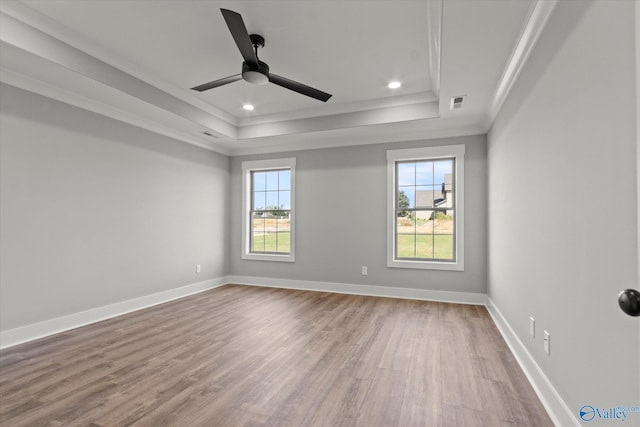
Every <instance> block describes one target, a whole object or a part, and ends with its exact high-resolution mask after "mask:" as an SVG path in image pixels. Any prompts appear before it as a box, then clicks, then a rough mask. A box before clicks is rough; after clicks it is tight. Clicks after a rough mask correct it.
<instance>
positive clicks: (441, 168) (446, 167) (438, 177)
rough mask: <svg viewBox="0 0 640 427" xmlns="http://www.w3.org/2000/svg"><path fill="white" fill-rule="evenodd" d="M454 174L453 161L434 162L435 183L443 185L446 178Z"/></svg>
mask: <svg viewBox="0 0 640 427" xmlns="http://www.w3.org/2000/svg"><path fill="white" fill-rule="evenodd" d="M452 173H453V160H452V159H446V160H438V161H436V162H433V177H434V178H433V183H434V184H439V185H442V184H443V183H444V182H445V181H446V176H447V175H449V176H451V174H452Z"/></svg>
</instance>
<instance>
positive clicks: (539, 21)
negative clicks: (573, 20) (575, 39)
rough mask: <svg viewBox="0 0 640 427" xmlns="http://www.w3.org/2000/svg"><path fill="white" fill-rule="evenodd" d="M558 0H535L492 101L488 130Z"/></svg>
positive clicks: (487, 122) (487, 120)
mask: <svg viewBox="0 0 640 427" xmlns="http://www.w3.org/2000/svg"><path fill="white" fill-rule="evenodd" d="M557 4H558V0H535V1H534V3H533V4H532V5H531V8H530V10H529V15H528V17H527V20H526V23H525V25H524V26H523V28H522V33H521V34H520V37H519V38H518V41H517V42H516V44H515V46H514V48H513V51H512V52H511V56H510V58H509V60H508V61H507V65H506V67H505V69H504V71H503V73H502V77H501V78H500V80H499V82H498V85H497V87H496V91H495V93H494V95H493V97H492V100H491V106H490V107H489V113H488V115H487V118H486V121H485V123H484V127H485V129H486V130H488V129H489V128H490V127H491V124H492V123H493V121H494V120H495V118H496V116H497V115H498V112H499V111H500V108H502V104H504V101H505V100H506V99H507V96H508V95H509V92H510V91H511V88H512V87H513V85H514V83H515V82H516V80H517V79H518V76H519V75H520V72H521V71H522V68H523V67H524V64H525V63H526V62H527V60H528V59H529V56H530V55H531V52H532V51H533V48H534V46H535V44H536V42H537V41H538V38H539V37H540V34H542V30H543V29H544V27H545V26H546V24H547V21H548V20H549V17H550V16H551V14H552V12H553V10H554V9H555V7H556V5H557Z"/></svg>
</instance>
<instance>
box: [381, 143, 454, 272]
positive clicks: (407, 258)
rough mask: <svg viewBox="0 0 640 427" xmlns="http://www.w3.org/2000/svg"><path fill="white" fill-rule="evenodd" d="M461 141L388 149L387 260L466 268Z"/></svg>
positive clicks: (412, 265) (409, 265) (403, 265)
mask: <svg viewBox="0 0 640 427" xmlns="http://www.w3.org/2000/svg"><path fill="white" fill-rule="evenodd" d="M464 153H465V146H464V145H446V146H433V147H421V148H409V149H399V150H388V151H387V266H388V267H399V268H417V269H435V270H457V271H463V270H464Z"/></svg>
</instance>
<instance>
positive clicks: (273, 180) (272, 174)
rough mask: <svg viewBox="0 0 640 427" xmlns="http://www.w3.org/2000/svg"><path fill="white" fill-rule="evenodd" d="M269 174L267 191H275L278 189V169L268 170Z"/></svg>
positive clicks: (267, 173)
mask: <svg viewBox="0 0 640 427" xmlns="http://www.w3.org/2000/svg"><path fill="white" fill-rule="evenodd" d="M266 175H267V191H272V190H273V191H275V190H277V189H278V171H268V172H266Z"/></svg>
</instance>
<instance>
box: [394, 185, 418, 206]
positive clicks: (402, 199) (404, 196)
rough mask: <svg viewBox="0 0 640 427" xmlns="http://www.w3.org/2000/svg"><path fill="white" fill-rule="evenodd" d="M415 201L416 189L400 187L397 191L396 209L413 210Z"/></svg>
mask: <svg viewBox="0 0 640 427" xmlns="http://www.w3.org/2000/svg"><path fill="white" fill-rule="evenodd" d="M415 199H416V187H400V188H399V189H398V200H397V202H396V203H397V207H398V208H413V207H415Z"/></svg>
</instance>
